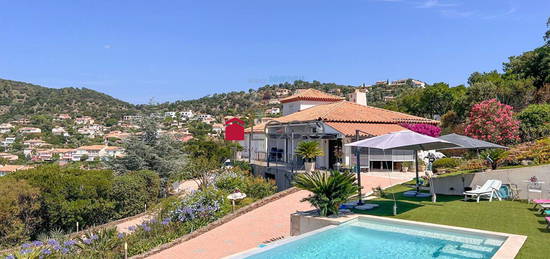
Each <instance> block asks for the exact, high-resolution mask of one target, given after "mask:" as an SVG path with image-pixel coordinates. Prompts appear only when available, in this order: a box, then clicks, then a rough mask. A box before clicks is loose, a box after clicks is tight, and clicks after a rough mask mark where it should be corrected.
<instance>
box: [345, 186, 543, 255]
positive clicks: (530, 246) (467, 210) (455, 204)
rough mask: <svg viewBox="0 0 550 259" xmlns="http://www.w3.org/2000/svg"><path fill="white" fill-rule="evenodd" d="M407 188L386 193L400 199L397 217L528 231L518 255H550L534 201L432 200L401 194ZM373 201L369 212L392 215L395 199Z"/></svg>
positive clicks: (501, 230) (396, 187)
mask: <svg viewBox="0 0 550 259" xmlns="http://www.w3.org/2000/svg"><path fill="white" fill-rule="evenodd" d="M407 190H410V188H409V187H406V186H395V187H392V188H389V189H387V190H386V196H387V197H391V193H395V195H396V199H397V200H398V202H397V206H398V215H397V216H395V217H396V218H399V219H406V220H414V221H422V222H429V223H435V224H443V225H452V226H458V227H467V228H476V229H483V230H490V231H497V232H505V233H511V234H520V235H525V236H528V238H527V242H525V244H524V245H523V248H522V249H521V251H520V253H519V254H518V256H517V257H516V258H550V231H547V230H546V222H545V220H544V217H543V216H542V215H539V214H538V213H537V212H536V211H535V210H532V208H533V205H532V204H527V203H526V202H523V201H498V200H497V201H493V202H489V201H488V200H482V201H480V203H476V202H475V201H472V202H464V201H463V200H462V197H458V196H442V195H439V196H438V202H437V203H432V202H431V199H430V198H423V199H421V198H409V197H404V196H402V195H401V193H402V192H404V191H407ZM371 202H372V203H377V204H379V205H380V207H378V208H375V209H373V210H369V211H366V212H365V213H366V214H370V215H377V216H388V217H393V216H392V211H393V210H392V207H393V201H392V200H388V199H378V200H373V201H371ZM355 212H358V213H362V212H361V211H355Z"/></svg>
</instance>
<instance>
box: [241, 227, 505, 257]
mask: <svg viewBox="0 0 550 259" xmlns="http://www.w3.org/2000/svg"><path fill="white" fill-rule="evenodd" d="M428 225H429V224H420V225H418V224H413V223H409V222H405V221H402V222H399V221H387V220H382V219H374V218H363V217H360V218H356V219H354V220H351V221H349V222H346V223H343V224H341V225H339V226H328V227H324V228H322V229H319V230H315V231H313V232H309V233H306V234H304V235H301V236H297V237H293V238H290V239H287V240H282V241H280V242H275V243H273V244H269V245H267V246H266V247H263V248H257V249H254V250H252V251H249V252H247V253H244V254H241V255H239V256H235V257H232V258H249V259H259V258H262V259H264V258H265V259H267V258H301V259H307V258H312V259H313V258H314V259H323V258H491V257H493V256H494V255H495V253H496V252H497V251H498V250H499V249H500V247H501V246H502V245H503V244H504V243H505V241H506V239H507V238H506V236H499V235H490V234H482V233H475V232H469V231H464V230H457V229H446V228H442V227H437V226H428Z"/></svg>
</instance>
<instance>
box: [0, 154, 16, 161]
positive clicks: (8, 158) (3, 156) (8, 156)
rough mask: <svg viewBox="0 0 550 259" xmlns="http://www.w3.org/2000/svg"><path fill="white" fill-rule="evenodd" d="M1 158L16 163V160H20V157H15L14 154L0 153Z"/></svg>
mask: <svg viewBox="0 0 550 259" xmlns="http://www.w3.org/2000/svg"><path fill="white" fill-rule="evenodd" d="M0 158H2V159H6V160H8V161H15V160H17V159H19V157H18V156H17V155H13V154H10V153H0Z"/></svg>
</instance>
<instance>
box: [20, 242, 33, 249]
mask: <svg viewBox="0 0 550 259" xmlns="http://www.w3.org/2000/svg"><path fill="white" fill-rule="evenodd" d="M21 247H22V248H31V247H33V244H32V243H24V244H23V245H21Z"/></svg>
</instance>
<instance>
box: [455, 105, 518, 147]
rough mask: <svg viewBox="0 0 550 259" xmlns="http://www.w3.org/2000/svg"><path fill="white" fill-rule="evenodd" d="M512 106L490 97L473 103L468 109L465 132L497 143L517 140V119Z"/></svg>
mask: <svg viewBox="0 0 550 259" xmlns="http://www.w3.org/2000/svg"><path fill="white" fill-rule="evenodd" d="M513 116H514V112H513V111H512V106H510V105H505V104H502V103H500V102H499V101H498V100H497V99H490V100H485V101H483V102H480V103H478V104H475V105H474V106H473V107H472V109H471V110H470V116H469V118H468V122H467V126H466V129H465V130H464V131H465V134H466V135H468V136H470V137H473V138H477V139H481V140H485V141H489V142H494V143H498V144H510V143H515V142H517V141H519V123H520V122H519V121H518V120H516V119H514V117H513Z"/></svg>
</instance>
